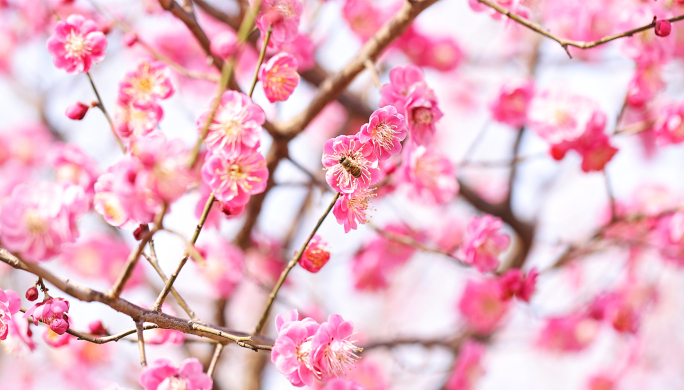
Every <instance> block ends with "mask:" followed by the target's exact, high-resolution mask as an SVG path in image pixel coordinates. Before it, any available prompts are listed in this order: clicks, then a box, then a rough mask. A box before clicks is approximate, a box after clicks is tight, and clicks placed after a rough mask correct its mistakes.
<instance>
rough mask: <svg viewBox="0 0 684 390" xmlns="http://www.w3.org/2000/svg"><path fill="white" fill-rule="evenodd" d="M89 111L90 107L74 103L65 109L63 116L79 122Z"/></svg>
mask: <svg viewBox="0 0 684 390" xmlns="http://www.w3.org/2000/svg"><path fill="white" fill-rule="evenodd" d="M89 109H90V106H88V105H85V104H83V103H81V102H76V103H73V104H71V105H69V107H67V109H66V112H65V114H66V116H67V117H68V118H69V119H73V120H75V121H80V120H81V119H83V118H85V115H86V113H87V112H88V110H89Z"/></svg>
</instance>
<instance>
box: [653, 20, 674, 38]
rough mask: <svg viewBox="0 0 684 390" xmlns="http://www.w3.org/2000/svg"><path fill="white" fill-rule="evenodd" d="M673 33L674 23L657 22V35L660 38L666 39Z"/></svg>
mask: <svg viewBox="0 0 684 390" xmlns="http://www.w3.org/2000/svg"><path fill="white" fill-rule="evenodd" d="M671 31H672V23H670V22H668V21H667V20H657V21H656V22H655V33H656V35H657V36H659V37H666V36H668V35H670V32H671Z"/></svg>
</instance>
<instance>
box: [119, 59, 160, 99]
mask: <svg viewBox="0 0 684 390" xmlns="http://www.w3.org/2000/svg"><path fill="white" fill-rule="evenodd" d="M173 92H174V89H173V85H172V84H171V79H170V78H169V70H168V67H167V66H166V64H164V63H163V62H161V61H152V62H150V61H148V60H143V61H141V62H140V63H139V64H138V65H137V66H136V68H135V70H132V71H130V72H128V73H126V76H124V79H123V80H122V81H121V82H120V83H119V100H120V101H121V102H124V103H129V104H132V105H133V106H135V107H136V108H139V109H143V110H144V109H146V108H149V107H150V106H151V105H154V104H156V103H157V101H158V100H163V99H168V98H169V97H171V95H173Z"/></svg>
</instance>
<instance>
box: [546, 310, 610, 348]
mask: <svg viewBox="0 0 684 390" xmlns="http://www.w3.org/2000/svg"><path fill="white" fill-rule="evenodd" d="M597 332H598V324H597V323H596V321H595V320H593V319H591V318H588V317H586V316H584V315H581V314H570V315H568V316H565V317H553V318H549V319H548V320H547V321H546V324H545V325H544V328H543V329H542V330H541V332H540V334H539V341H538V344H539V346H540V347H542V348H544V349H548V350H552V351H558V352H577V351H581V350H583V349H584V348H586V347H587V346H588V345H589V344H590V343H591V342H592V341H593V340H594V338H595V337H596V334H597Z"/></svg>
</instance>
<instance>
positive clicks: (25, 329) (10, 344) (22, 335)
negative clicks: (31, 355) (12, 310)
mask: <svg viewBox="0 0 684 390" xmlns="http://www.w3.org/2000/svg"><path fill="white" fill-rule="evenodd" d="M30 324H31V323H30V322H28V321H26V319H24V318H22V317H19V316H12V318H10V321H9V333H8V334H7V338H6V339H5V340H4V341H3V342H2V344H0V345H2V346H3V347H4V348H5V350H6V351H7V352H9V353H11V354H13V355H21V354H23V353H24V352H25V351H26V349H28V350H29V351H30V352H33V350H34V349H36V344H35V343H34V342H33V339H31V336H32V335H33V333H32V331H31V329H30Z"/></svg>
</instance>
